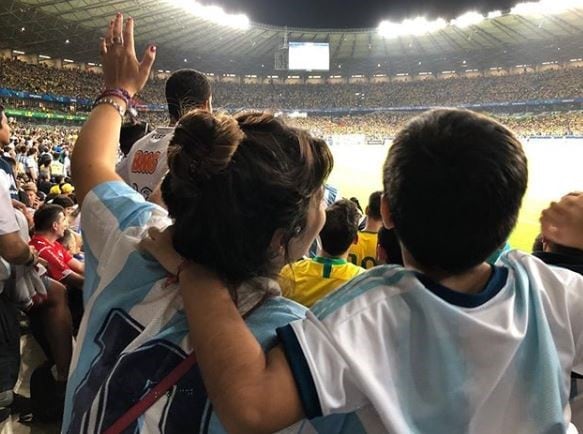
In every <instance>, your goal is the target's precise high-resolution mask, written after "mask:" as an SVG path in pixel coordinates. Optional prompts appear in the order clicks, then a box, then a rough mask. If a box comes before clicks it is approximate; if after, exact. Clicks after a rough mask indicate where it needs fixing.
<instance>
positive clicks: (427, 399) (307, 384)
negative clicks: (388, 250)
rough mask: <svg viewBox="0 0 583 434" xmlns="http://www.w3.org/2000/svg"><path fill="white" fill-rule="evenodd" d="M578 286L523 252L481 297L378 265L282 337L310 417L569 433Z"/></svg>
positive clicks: (577, 353) (504, 262)
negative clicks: (343, 416) (339, 415)
mask: <svg viewBox="0 0 583 434" xmlns="http://www.w3.org/2000/svg"><path fill="white" fill-rule="evenodd" d="M582 294H583V278H582V277H581V276H579V275H577V274H575V273H572V272H570V271H568V270H562V269H557V268H551V267H548V266H547V265H545V264H544V263H542V262H541V261H539V260H538V259H536V258H534V257H532V256H529V255H526V254H523V253H521V252H517V251H512V252H509V253H506V254H504V255H503V256H502V257H501V258H500V260H499V261H498V262H497V263H496V266H493V267H492V273H491V277H490V280H489V282H488V283H487V285H486V287H485V288H484V289H483V290H482V291H481V292H479V293H477V294H462V293H459V292H455V291H452V290H451V289H449V288H446V287H444V286H441V285H439V284H437V283H434V282H432V281H431V280H429V279H428V278H427V277H426V276H424V275H421V274H417V273H415V272H413V271H410V270H406V269H404V268H401V267H398V266H380V267H376V268H374V269H372V270H369V271H368V272H367V273H365V274H362V275H360V276H358V277H356V278H355V279H353V280H352V281H350V282H349V283H347V284H346V285H344V286H343V287H341V288H339V289H338V290H337V291H336V292H334V293H332V294H330V295H329V296H328V297H326V298H324V299H323V300H321V301H320V302H318V303H317V304H316V305H314V307H313V308H312V310H311V311H310V312H308V314H307V317H306V319H305V320H300V321H295V322H293V323H291V324H289V325H287V326H285V327H283V328H281V329H279V330H278V334H279V337H280V340H281V342H282V345H283V348H284V351H285V353H286V356H287V358H288V361H289V363H290V367H291V370H292V372H293V375H294V378H295V380H296V385H297V387H298V391H299V393H300V398H301V400H302V403H303V407H304V410H305V412H306V416H307V417H308V418H318V417H322V416H328V415H333V414H336V413H352V414H351V416H350V417H351V418H352V423H355V424H358V426H359V427H360V429H364V430H365V432H375V433H376V432H390V433H428V432H430V433H438V434H439V433H538V432H541V433H542V432H544V433H555V432H556V433H564V432H567V430H569V429H570V428H573V427H572V426H570V408H569V401H568V398H569V387H570V374H571V372H572V371H574V372H581V371H582V370H583V318H582V317H583V316H582V315H581V311H582V309H583V296H582ZM354 418H356V420H354ZM324 419H325V418H324Z"/></svg>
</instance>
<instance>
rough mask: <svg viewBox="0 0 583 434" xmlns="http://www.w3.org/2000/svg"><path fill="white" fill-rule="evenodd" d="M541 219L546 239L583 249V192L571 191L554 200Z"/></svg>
mask: <svg viewBox="0 0 583 434" xmlns="http://www.w3.org/2000/svg"><path fill="white" fill-rule="evenodd" d="M540 220H541V231H542V234H543V236H544V238H545V239H546V240H549V241H552V242H554V243H557V244H561V245H563V246H568V247H575V248H578V249H582V250H583V193H571V194H568V195H567V196H564V197H563V198H562V199H561V200H560V201H559V202H552V203H551V204H550V206H549V207H548V208H547V209H545V210H544V211H543V212H542V216H541V219H540Z"/></svg>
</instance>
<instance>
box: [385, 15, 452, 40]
mask: <svg viewBox="0 0 583 434" xmlns="http://www.w3.org/2000/svg"><path fill="white" fill-rule="evenodd" d="M446 26H447V22H446V21H445V20H444V19H443V18H437V19H436V20H428V19H427V18H425V17H417V18H412V19H406V20H403V22H401V23H394V22H391V21H382V22H381V23H380V24H379V26H378V29H377V30H378V32H379V34H380V35H381V36H383V37H385V38H398V37H401V36H422V35H426V34H428V33H434V32H437V31H439V30H441V29H443V28H445V27H446Z"/></svg>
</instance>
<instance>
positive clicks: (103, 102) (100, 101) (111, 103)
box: [93, 98, 126, 122]
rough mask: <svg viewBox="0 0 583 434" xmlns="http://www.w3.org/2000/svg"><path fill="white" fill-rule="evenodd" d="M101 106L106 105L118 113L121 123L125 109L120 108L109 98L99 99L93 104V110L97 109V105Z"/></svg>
mask: <svg viewBox="0 0 583 434" xmlns="http://www.w3.org/2000/svg"><path fill="white" fill-rule="evenodd" d="M102 104H108V105H110V106H112V107H113V108H114V109H116V110H117V112H118V113H119V115H120V116H121V120H122V122H123V117H124V115H125V114H126V109H125V108H123V107H122V106H120V105H119V104H118V103H116V102H115V101H114V100H113V99H111V98H100V99H98V100H97V101H95V104H93V108H95V107H97V106H98V105H102Z"/></svg>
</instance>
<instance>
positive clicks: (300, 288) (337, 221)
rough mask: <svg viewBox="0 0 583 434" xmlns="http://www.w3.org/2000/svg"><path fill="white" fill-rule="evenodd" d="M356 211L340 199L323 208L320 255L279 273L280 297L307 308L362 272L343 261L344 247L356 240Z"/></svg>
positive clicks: (349, 202) (346, 247) (285, 268)
mask: <svg viewBox="0 0 583 434" xmlns="http://www.w3.org/2000/svg"><path fill="white" fill-rule="evenodd" d="M358 217H359V213H358V209H357V208H356V205H355V204H354V203H352V202H351V201H349V200H346V199H342V200H340V201H339V202H336V203H334V204H332V205H331V206H330V207H328V208H327V209H326V223H325V224H324V227H323V228H322V231H321V232H320V239H321V240H322V253H321V254H320V255H319V256H316V257H314V258H312V259H302V260H300V261H298V262H295V263H293V264H289V265H286V266H285V267H284V268H283V269H282V270H281V275H280V283H281V287H282V291H283V292H284V295H285V296H287V297H289V298H291V299H292V300H295V301H297V302H298V303H301V304H303V305H304V306H307V307H311V306H312V305H313V304H314V303H315V302H317V301H318V300H320V299H321V298H323V297H325V296H326V295H327V294H329V293H331V292H332V291H334V290H335V289H336V288H338V287H339V286H340V285H342V284H343V283H345V282H348V281H349V280H351V279H352V278H353V277H355V276H358V275H359V274H362V273H364V269H363V268H362V267H359V266H356V265H354V264H351V263H350V262H348V261H347V260H346V258H347V256H348V248H349V247H350V245H351V244H353V243H355V242H356V240H357V232H358Z"/></svg>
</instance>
